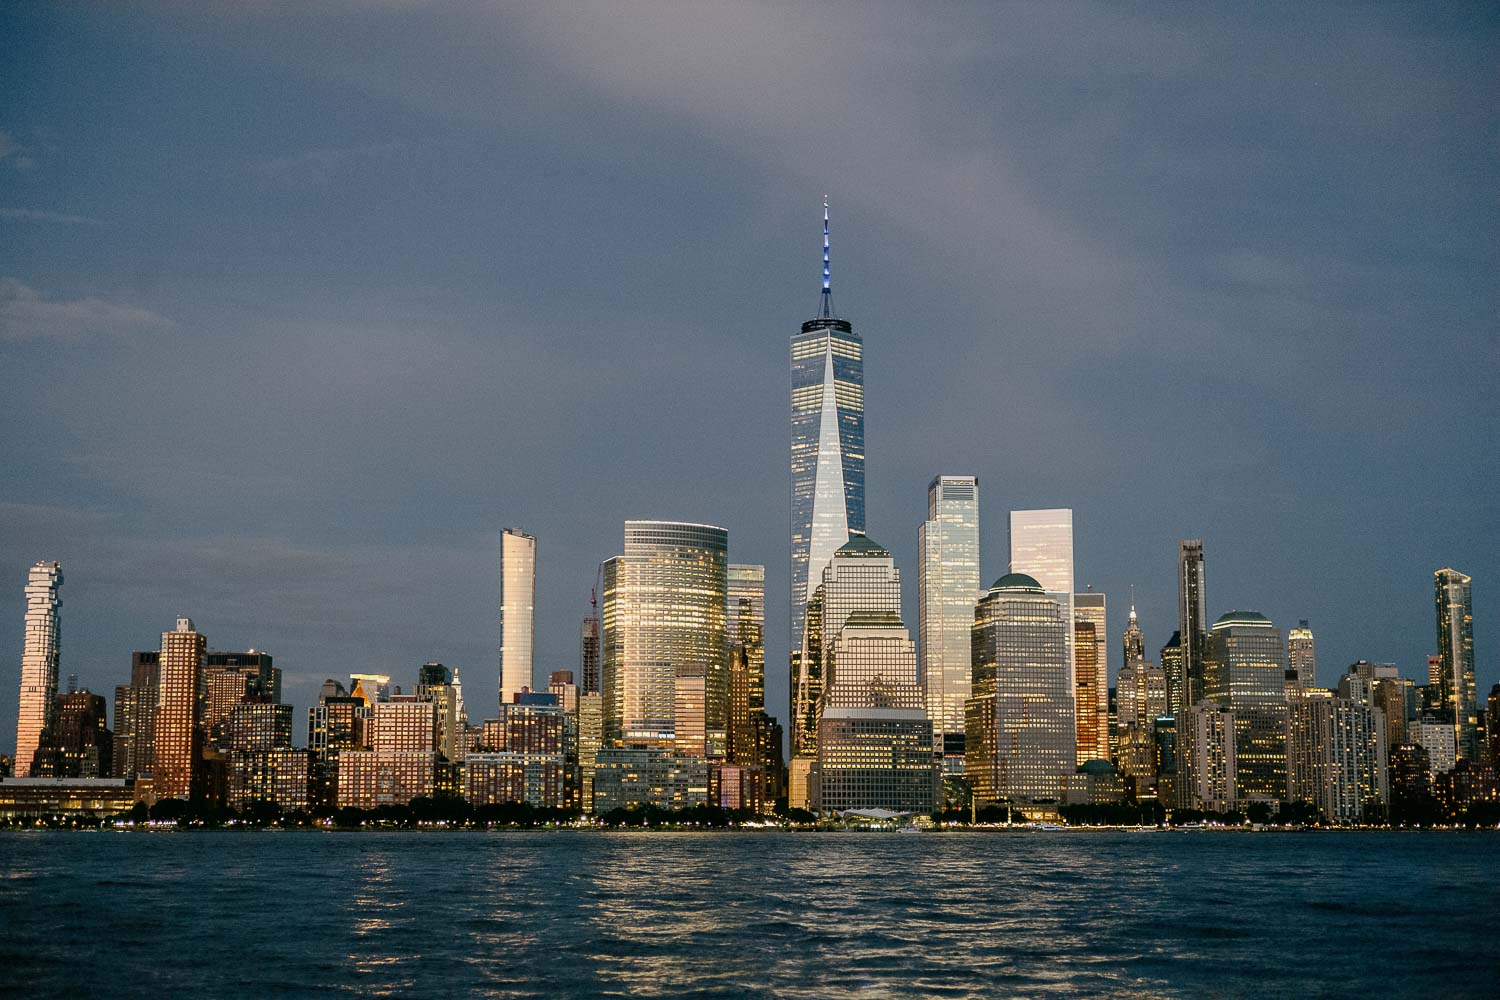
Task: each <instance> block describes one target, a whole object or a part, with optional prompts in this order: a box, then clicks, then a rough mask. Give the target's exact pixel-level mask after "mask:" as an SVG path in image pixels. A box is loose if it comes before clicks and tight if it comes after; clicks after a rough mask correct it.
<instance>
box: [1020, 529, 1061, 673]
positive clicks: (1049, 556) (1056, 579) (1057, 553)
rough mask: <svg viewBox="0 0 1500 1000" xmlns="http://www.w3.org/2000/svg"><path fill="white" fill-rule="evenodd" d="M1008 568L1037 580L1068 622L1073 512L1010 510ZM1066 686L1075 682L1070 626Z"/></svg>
mask: <svg viewBox="0 0 1500 1000" xmlns="http://www.w3.org/2000/svg"><path fill="white" fill-rule="evenodd" d="M1010 571H1011V572H1012V573H1024V574H1025V575H1026V576H1029V577H1031V578H1032V579H1034V580H1036V582H1037V583H1039V584H1041V586H1042V590H1044V591H1046V592H1047V593H1048V594H1050V595H1051V596H1052V597H1053V598H1054V599H1056V600H1057V602H1058V603H1059V604H1061V605H1062V608H1063V612H1064V613H1065V614H1066V615H1067V617H1068V622H1069V623H1070V624H1071V623H1072V622H1073V621H1074V614H1073V512H1072V511H1071V510H1069V509H1067V508H1055V509H1051V510H1013V511H1011V512H1010ZM1067 643H1068V687H1069V688H1070V689H1071V688H1072V687H1073V685H1074V683H1075V679H1074V673H1075V668H1074V664H1073V630H1072V628H1071V627H1070V628H1069V629H1068V636H1067Z"/></svg>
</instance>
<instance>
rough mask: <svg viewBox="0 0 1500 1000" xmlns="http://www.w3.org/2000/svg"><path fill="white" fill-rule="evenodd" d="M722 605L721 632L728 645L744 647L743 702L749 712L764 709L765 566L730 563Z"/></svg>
mask: <svg viewBox="0 0 1500 1000" xmlns="http://www.w3.org/2000/svg"><path fill="white" fill-rule="evenodd" d="M727 580H728V588H729V589H728V596H727V598H726V600H725V605H724V635H725V638H726V640H727V641H728V643H729V645H730V647H731V648H735V647H744V651H745V668H746V671H747V674H746V680H747V682H748V688H747V691H746V705H747V708H748V711H749V712H750V714H751V715H753V714H755V713H756V712H763V711H765V708H766V568H765V567H764V566H757V565H742V564H739V563H730V565H729V570H728V574H727Z"/></svg>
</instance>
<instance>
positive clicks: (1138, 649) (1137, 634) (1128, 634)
mask: <svg viewBox="0 0 1500 1000" xmlns="http://www.w3.org/2000/svg"><path fill="white" fill-rule="evenodd" d="M1122 645H1123V647H1124V659H1122V660H1121V661H1120V665H1121V666H1122V667H1129V666H1133V665H1134V664H1136V663H1139V662H1140V661H1142V660H1144V659H1145V658H1146V636H1145V633H1143V632H1142V631H1141V623H1140V620H1139V619H1138V618H1136V615H1135V605H1134V604H1132V605H1131V606H1130V619H1129V621H1128V622H1127V624H1126V626H1125V635H1124V637H1123V639H1122Z"/></svg>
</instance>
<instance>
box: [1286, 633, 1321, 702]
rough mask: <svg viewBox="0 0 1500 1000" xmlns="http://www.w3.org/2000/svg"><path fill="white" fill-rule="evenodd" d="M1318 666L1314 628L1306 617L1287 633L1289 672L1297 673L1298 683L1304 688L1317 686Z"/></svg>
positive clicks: (1287, 664)
mask: <svg viewBox="0 0 1500 1000" xmlns="http://www.w3.org/2000/svg"><path fill="white" fill-rule="evenodd" d="M1317 666H1318V657H1317V653H1316V650H1315V648H1314V643H1313V634H1312V629H1310V628H1308V627H1307V619H1306V618H1304V619H1302V620H1301V621H1300V622H1298V623H1297V627H1296V628H1294V629H1288V630H1287V633H1286V669H1287V673H1288V674H1295V675H1296V677H1297V683H1298V684H1299V685H1301V686H1302V687H1304V688H1311V687H1316V686H1317V683H1318V680H1317V673H1318V670H1317Z"/></svg>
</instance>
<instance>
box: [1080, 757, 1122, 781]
mask: <svg viewBox="0 0 1500 1000" xmlns="http://www.w3.org/2000/svg"><path fill="white" fill-rule="evenodd" d="M1078 773H1079V774H1097V775H1099V776H1101V777H1107V776H1109V775H1112V774H1117V773H1119V772H1117V771H1116V770H1115V766H1114V765H1113V764H1111V763H1110V762H1109V761H1107V760H1086V761H1084V762H1083V763H1082V764H1080V765H1079V767H1078Z"/></svg>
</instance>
